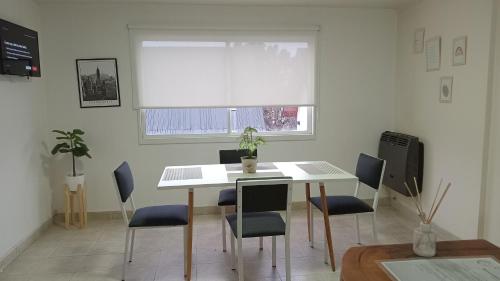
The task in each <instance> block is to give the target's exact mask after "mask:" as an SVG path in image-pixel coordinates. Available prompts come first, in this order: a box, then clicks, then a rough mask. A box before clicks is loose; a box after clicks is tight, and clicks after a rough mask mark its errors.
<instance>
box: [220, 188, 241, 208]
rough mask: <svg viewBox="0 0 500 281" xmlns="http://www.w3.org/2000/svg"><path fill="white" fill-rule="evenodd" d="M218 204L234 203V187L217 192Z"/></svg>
mask: <svg viewBox="0 0 500 281" xmlns="http://www.w3.org/2000/svg"><path fill="white" fill-rule="evenodd" d="M217 205H219V206H232V205H236V188H231V189H224V190H221V192H219V202H218V203H217Z"/></svg>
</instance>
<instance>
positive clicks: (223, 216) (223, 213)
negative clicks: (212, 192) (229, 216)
mask: <svg viewBox="0 0 500 281" xmlns="http://www.w3.org/2000/svg"><path fill="white" fill-rule="evenodd" d="M220 214H221V224H222V225H221V226H222V251H223V252H226V206H221V208H220Z"/></svg>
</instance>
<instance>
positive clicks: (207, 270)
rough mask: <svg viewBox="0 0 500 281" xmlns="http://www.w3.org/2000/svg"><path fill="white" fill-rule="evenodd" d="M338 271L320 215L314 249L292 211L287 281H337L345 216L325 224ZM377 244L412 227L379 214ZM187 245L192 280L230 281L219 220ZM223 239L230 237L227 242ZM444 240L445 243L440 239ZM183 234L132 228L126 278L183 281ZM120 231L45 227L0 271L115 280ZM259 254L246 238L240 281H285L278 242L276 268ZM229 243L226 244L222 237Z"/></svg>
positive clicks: (387, 212)
mask: <svg viewBox="0 0 500 281" xmlns="http://www.w3.org/2000/svg"><path fill="white" fill-rule="evenodd" d="M331 222H332V227H333V231H334V232H333V236H334V250H335V258H336V262H337V268H338V270H337V272H332V271H331V270H330V267H329V266H327V265H325V264H324V262H323V242H322V241H323V226H322V218H321V217H320V213H317V215H316V216H315V237H316V247H315V248H310V247H309V246H308V242H307V227H306V225H307V223H306V216H305V210H298V211H294V214H293V218H292V231H291V233H292V234H291V246H292V249H291V255H292V280H294V281H303V280H307V281H326V280H338V276H339V269H340V268H341V264H342V256H343V254H344V253H345V251H346V250H347V249H348V248H349V247H351V246H353V245H354V243H355V239H356V238H355V237H356V235H355V230H354V220H353V217H351V216H343V217H336V218H334V219H332V220H331ZM377 224H378V243H383V244H386V243H405V242H410V241H411V237H412V229H413V228H414V227H415V225H412V224H410V223H408V221H405V220H404V219H402V218H400V217H399V216H398V214H397V213H396V212H395V211H394V210H393V209H391V208H389V207H381V208H380V209H379V210H378V215H377ZM360 226H361V237H362V242H363V243H364V244H372V243H374V241H373V240H372V236H371V224H370V220H369V217H361V219H360ZM194 231H195V233H194V245H193V277H192V280H199V281H202V280H212V281H216V280H221V281H222V280H236V278H237V275H236V272H234V271H232V270H231V267H230V264H231V260H230V251H229V243H228V252H227V253H223V252H222V251H221V238H220V235H221V234H220V220H219V216H216V215H206V216H196V217H195V225H194ZM228 237H229V236H228ZM441 238H446V237H441ZM182 239H183V235H182V228H180V227H176V228H168V229H156V230H138V231H137V232H136V244H135V254H134V261H133V262H132V263H131V264H129V265H128V266H127V280H143V281H153V280H158V281H160V280H162V281H167V280H168V281H174V280H183V247H182ZM124 240H125V231H124V226H123V221H122V220H111V221H110V220H101V221H90V222H89V226H88V227H87V228H86V229H84V230H76V229H75V230H65V229H64V228H62V227H60V226H56V225H54V226H52V227H50V229H49V230H48V231H47V232H46V233H45V234H44V235H43V236H42V237H41V238H40V239H38V240H37V241H36V242H35V243H34V244H33V245H32V246H30V247H29V248H28V249H27V250H26V251H25V252H24V253H23V254H22V256H20V257H19V258H17V259H16V260H15V261H13V262H12V263H11V264H10V265H9V266H7V267H6V268H5V270H4V272H2V273H0V280H1V281H4V280H9V281H21V280H22V281H45V280H46V281H70V280H71V281H83V280H86V281H87V280H88V281H105V280H106V281H108V280H120V270H121V265H122V261H123V250H124ZM264 241H265V242H264V243H265V244H264V250H263V251H259V249H258V239H245V240H244V242H243V245H244V261H245V273H244V274H245V280H249V281H250V280H256V281H257V280H258V281H271V280H285V268H284V248H283V244H284V243H283V242H284V240H283V239H282V238H279V239H278V243H277V257H278V262H277V268H276V269H273V268H272V267H271V239H265V240H264ZM228 242H229V239H228Z"/></svg>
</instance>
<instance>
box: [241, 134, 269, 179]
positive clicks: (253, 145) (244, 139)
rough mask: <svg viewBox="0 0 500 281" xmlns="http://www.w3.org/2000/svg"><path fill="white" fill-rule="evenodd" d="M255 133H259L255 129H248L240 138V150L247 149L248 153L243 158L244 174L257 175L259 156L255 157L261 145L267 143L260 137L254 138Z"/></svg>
mask: <svg viewBox="0 0 500 281" xmlns="http://www.w3.org/2000/svg"><path fill="white" fill-rule="evenodd" d="M254 133H257V130H256V129H255V128H252V127H246V128H245V130H244V131H243V133H242V134H241V136H240V138H241V140H240V149H245V150H246V151H247V152H248V155H247V156H243V157H241V164H242V166H243V172H244V173H255V172H256V171H257V156H255V151H256V150H257V147H258V146H259V145H261V144H264V143H265V140H264V138H262V137H260V136H255V137H254V135H253V134H254Z"/></svg>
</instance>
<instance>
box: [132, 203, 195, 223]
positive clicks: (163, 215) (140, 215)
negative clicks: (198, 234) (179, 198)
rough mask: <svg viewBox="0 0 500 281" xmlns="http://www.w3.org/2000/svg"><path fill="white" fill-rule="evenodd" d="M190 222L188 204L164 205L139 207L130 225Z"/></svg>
mask: <svg viewBox="0 0 500 281" xmlns="http://www.w3.org/2000/svg"><path fill="white" fill-rule="evenodd" d="M187 224H188V207H187V206H186V205H163V206H151V207H144V208H140V209H137V210H136V211H135V213H134V215H133V216H132V218H131V219H130V223H129V227H152V226H175V225H187Z"/></svg>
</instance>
